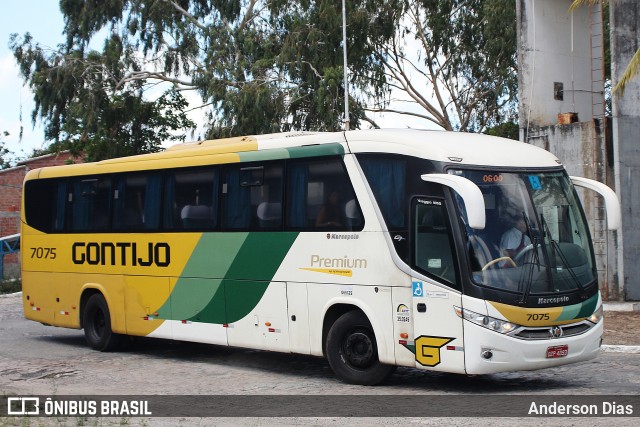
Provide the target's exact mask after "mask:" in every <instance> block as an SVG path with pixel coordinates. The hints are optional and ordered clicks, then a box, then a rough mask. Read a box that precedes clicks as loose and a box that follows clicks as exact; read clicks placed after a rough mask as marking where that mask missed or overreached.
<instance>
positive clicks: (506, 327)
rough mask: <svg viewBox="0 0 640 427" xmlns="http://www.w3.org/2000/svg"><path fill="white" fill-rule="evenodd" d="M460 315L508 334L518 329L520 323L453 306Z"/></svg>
mask: <svg viewBox="0 0 640 427" xmlns="http://www.w3.org/2000/svg"><path fill="white" fill-rule="evenodd" d="M453 308H454V309H455V311H456V314H457V315H458V317H461V318H462V319H466V320H468V321H470V322H472V323H475V324H476V325H480V326H482V327H483V328H487V329H491V330H492V331H496V332H499V333H501V334H508V333H509V332H511V331H514V330H516V329H517V328H519V327H520V325H516V324H515V323H511V322H507V321H506V320H500V319H496V318H495V317H491V316H485V315H484V314H478V313H476V312H474V311H471V310H466V309H464V308H460V307H455V306H454V307H453Z"/></svg>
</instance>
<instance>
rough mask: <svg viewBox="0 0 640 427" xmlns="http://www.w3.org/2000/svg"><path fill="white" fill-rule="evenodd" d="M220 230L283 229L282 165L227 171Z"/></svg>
mask: <svg viewBox="0 0 640 427" xmlns="http://www.w3.org/2000/svg"><path fill="white" fill-rule="evenodd" d="M222 195H223V199H222V227H223V228H224V229H230V230H265V231H268V230H278V229H281V228H282V164H281V162H273V163H266V164H259V165H255V164H249V165H247V164H242V165H237V166H236V165H234V166H231V167H228V168H226V170H225V172H224V181H223V185H222Z"/></svg>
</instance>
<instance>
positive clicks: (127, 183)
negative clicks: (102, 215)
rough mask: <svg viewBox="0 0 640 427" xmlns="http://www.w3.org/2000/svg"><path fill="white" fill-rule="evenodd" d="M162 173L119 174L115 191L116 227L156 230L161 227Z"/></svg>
mask: <svg viewBox="0 0 640 427" xmlns="http://www.w3.org/2000/svg"><path fill="white" fill-rule="evenodd" d="M161 196H162V176H161V175H159V174H152V175H149V176H145V175H132V176H126V175H123V176H120V177H118V179H117V180H116V191H115V194H114V217H113V228H114V229H115V230H156V229H158V227H159V226H160V198H161Z"/></svg>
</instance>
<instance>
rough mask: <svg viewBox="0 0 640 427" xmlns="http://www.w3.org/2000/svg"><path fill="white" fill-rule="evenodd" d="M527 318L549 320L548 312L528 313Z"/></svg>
mask: <svg viewBox="0 0 640 427" xmlns="http://www.w3.org/2000/svg"><path fill="white" fill-rule="evenodd" d="M527 318H528V319H527V320H549V313H541V314H528V315H527Z"/></svg>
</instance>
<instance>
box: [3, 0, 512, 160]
mask: <svg viewBox="0 0 640 427" xmlns="http://www.w3.org/2000/svg"><path fill="white" fill-rule="evenodd" d="M346 5H347V27H348V28H347V34H348V41H347V46H348V65H349V85H350V87H351V88H352V89H353V90H352V91H351V92H350V100H349V103H350V106H351V117H350V119H351V123H352V127H356V128H357V127H359V126H360V123H361V122H362V121H363V120H366V121H370V119H368V118H367V117H366V115H365V114H366V111H367V107H366V106H367V104H368V103H371V102H372V100H373V101H380V102H381V103H382V104H384V100H385V99H386V100H388V98H389V95H390V90H391V87H392V86H390V85H389V83H391V84H392V85H393V84H394V81H393V79H392V78H391V76H390V74H389V68H388V66H389V57H390V52H392V51H393V50H394V46H393V44H394V43H393V42H394V41H397V40H399V39H401V38H402V37H409V38H410V37H415V38H416V39H418V40H421V42H422V46H423V47H422V49H423V51H422V52H421V53H420V55H421V61H422V63H423V66H426V67H427V68H429V67H432V68H433V66H434V65H435V64H437V65H438V66H437V67H436V69H435V72H434V74H432V75H431V77H432V80H433V84H434V85H435V89H434V88H429V87H426V88H424V92H426V93H428V92H430V91H431V92H433V91H436V92H437V91H439V93H440V94H442V95H443V96H442V99H440V100H439V105H438V108H437V109H436V110H437V111H436V112H435V113H432V114H435V116H437V120H435V119H433V116H432V118H431V120H432V121H436V122H438V123H441V124H442V126H443V127H445V128H447V129H460V130H470V131H479V130H482V129H484V128H485V127H486V126H488V125H492V124H495V123H498V122H499V119H500V118H501V117H506V116H507V115H508V111H507V110H509V108H512V107H513V106H514V105H515V103H514V97H515V85H516V73H515V39H516V37H515V6H514V4H513V1H512V0H484V1H480V0H464V1H463V0H430V1H426V0H349V1H347V3H346ZM341 6H342V5H341V2H340V1H338V0H296V1H285V0H60V9H61V11H62V13H63V15H64V18H65V27H64V34H65V36H66V42H65V43H64V44H63V45H61V46H58V48H57V49H55V50H51V49H46V48H44V47H43V46H41V45H39V44H38V43H35V42H34V41H33V40H32V38H31V36H30V35H29V34H28V33H27V34H25V35H24V36H22V37H19V36H18V35H15V34H14V35H12V38H11V41H10V47H11V49H12V50H13V53H14V56H15V58H16V59H17V61H18V63H19V65H20V69H21V73H22V75H23V77H24V79H25V81H26V82H27V83H28V84H29V86H30V87H31V89H32V90H33V92H34V94H35V95H34V98H35V104H36V106H35V109H34V111H33V113H32V120H33V121H34V122H35V121H36V120H41V121H42V122H43V123H44V125H45V134H46V138H47V139H48V140H52V141H54V146H55V147H56V148H58V149H62V148H69V149H71V150H72V151H73V152H74V153H78V152H83V153H85V154H87V155H88V157H89V158H90V159H102V158H108V157H113V156H122V155H130V154H136V153H143V152H151V151H155V150H157V149H158V147H159V145H160V143H161V142H162V141H165V140H171V139H177V140H180V139H182V138H184V137H185V135H184V132H186V130H187V129H188V128H192V127H193V126H194V124H193V123H191V122H190V121H189V120H188V119H187V117H186V115H185V113H184V111H185V108H186V103H185V102H184V98H183V97H182V96H181V95H180V94H181V93H182V91H187V90H189V91H195V92H196V93H198V94H199V95H200V97H201V99H202V106H203V108H206V109H207V110H206V111H207V112H208V118H209V120H208V122H209V123H208V124H207V126H208V128H207V132H206V134H207V135H206V136H207V137H225V136H236V135H245V134H260V133H270V132H278V131H287V130H327V131H332V130H339V129H341V127H342V119H343V117H342V114H343V105H344V82H343V66H344V64H343V59H342V13H341ZM414 12H415V17H416V19H417V20H416V21H415V22H414V23H410V21H411V16H413V14H414ZM97 34H100V35H102V34H107V36H106V40H105V41H104V44H103V47H102V50H101V51H96V50H92V49H90V46H96V43H95V40H94V39H95V38H96V35H97ZM158 83H162V84H164V85H165V86H166V85H170V86H171V87H172V90H171V91H168V92H167V93H165V95H164V96H163V97H162V98H160V99H158V100H156V101H149V100H148V99H147V98H146V97H145V96H144V94H145V91H146V90H147V89H148V88H149V87H151V86H152V85H155V84H158ZM443 88H449V89H455V90H452V91H451V92H450V93H449V94H448V95H447V94H445V93H444V92H443V90H445V89H443ZM425 96H426V97H428V95H425ZM423 98H424V97H423Z"/></svg>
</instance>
